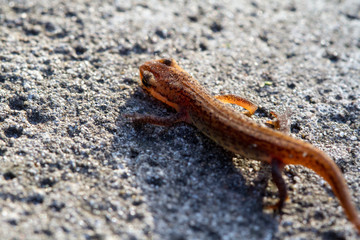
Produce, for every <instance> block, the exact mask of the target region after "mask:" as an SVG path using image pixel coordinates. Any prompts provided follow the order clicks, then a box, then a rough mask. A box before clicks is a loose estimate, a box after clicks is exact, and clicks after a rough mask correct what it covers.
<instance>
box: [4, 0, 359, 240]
mask: <svg viewBox="0 0 360 240" xmlns="http://www.w3.org/2000/svg"><path fill="white" fill-rule="evenodd" d="M46 2H47V3H46ZM300 2H301V3H300ZM159 57H173V58H175V59H176V60H177V61H178V62H179V64H180V65H181V66H182V67H183V68H184V69H186V70H187V71H188V72H189V73H191V74H192V75H193V76H194V77H195V78H197V79H198V80H199V81H200V82H201V84H203V85H204V86H206V87H207V88H208V89H209V90H210V91H211V92H212V93H214V94H221V93H233V94H237V95H241V96H244V97H246V98H248V99H250V100H252V101H254V102H256V103H257V104H258V105H259V106H260V109H259V110H258V113H257V114H256V115H255V116H254V119H255V120H258V121H262V122H263V121H265V120H266V119H268V117H269V111H271V110H274V111H277V112H290V114H289V116H290V120H291V124H290V129H291V134H292V135H293V136H294V137H297V138H302V139H304V140H305V141H307V142H310V143H312V144H314V145H315V146H317V147H319V148H320V149H322V150H324V151H325V152H327V153H328V154H329V155H330V156H331V157H333V159H334V160H335V161H336V163H337V164H338V165H339V166H340V168H341V169H342V171H343V172H344V175H345V178H346V180H347V182H348V183H349V187H350V190H351V193H352V195H353V197H354V200H355V203H356V205H357V206H358V209H360V200H359V199H360V193H359V192H360V184H359V182H360V137H359V135H360V134H359V129H360V100H359V99H360V89H359V88H360V2H359V1H355V0H354V1H331V0H330V1H311V0H307V1H306V0H304V1H282V0H277V1H276V0H274V1H239V0H233V1H184V2H182V3H179V2H178V1H155V0H150V1H120V0H119V1H81V0H73V1H25V0H23V1H4V0H0V161H1V162H0V164H1V167H0V173H1V176H0V213H1V214H0V221H1V228H0V239H50V238H51V239H177V240H180V239H356V238H357V235H356V233H355V230H354V228H353V226H352V225H351V223H349V222H348V220H347V219H346V217H345V216H344V213H343V210H342V209H341V207H339V203H338V201H337V200H336V198H335V197H334V195H333V193H332V192H331V191H330V188H329V186H328V185H327V184H326V183H325V182H324V181H323V180H322V179H321V178H320V177H318V176H317V175H316V174H314V173H313V172H311V171H309V170H306V169H304V168H303V167H299V166H297V167H294V166H288V167H286V169H285V172H284V175H285V178H286V182H287V183H288V188H289V194H290V199H291V201H290V202H288V203H287V205H286V208H285V209H284V215H283V216H282V220H281V221H280V218H279V216H277V215H273V214H272V212H271V211H270V212H269V211H267V210H265V208H264V206H265V205H268V204H271V203H274V201H276V197H277V190H276V188H275V187H274V184H273V183H272V182H271V180H269V179H270V175H269V168H268V166H266V165H265V164H261V163H259V162H257V161H254V160H249V159H242V158H241V157H239V156H234V155H232V154H230V153H228V152H226V151H224V150H223V149H222V148H220V147H218V146H216V145H215V144H214V143H213V142H211V141H210V140H209V139H207V138H206V137H204V136H203V135H202V134H201V133H199V131H198V130H196V129H194V128H193V127H191V126H188V125H185V124H179V125H177V126H174V127H170V128H163V127H156V126H150V125H144V126H136V125H133V124H131V123H127V122H126V121H123V119H122V117H121V114H123V113H133V112H140V113H152V114H159V115H167V114H172V113H173V112H174V111H173V110H171V109H169V108H168V107H166V106H165V105H164V104H161V103H159V102H158V101H156V100H154V99H152V98H151V97H149V96H147V95H146V94H145V93H144V92H143V91H142V90H140V89H139V88H138V84H137V81H138V70H137V69H138V67H139V65H140V64H141V63H142V62H144V61H146V60H150V59H154V58H159Z"/></svg>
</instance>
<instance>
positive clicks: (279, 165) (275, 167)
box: [268, 158, 288, 215]
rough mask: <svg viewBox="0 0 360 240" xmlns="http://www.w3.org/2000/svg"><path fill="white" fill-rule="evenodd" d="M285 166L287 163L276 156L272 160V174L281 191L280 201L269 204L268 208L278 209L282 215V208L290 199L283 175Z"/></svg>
mask: <svg viewBox="0 0 360 240" xmlns="http://www.w3.org/2000/svg"><path fill="white" fill-rule="evenodd" d="M284 166H285V164H284V163H283V162H282V161H281V160H278V159H276V158H274V159H272V161H271V175H272V179H273V181H274V183H275V185H276V187H277V188H278V191H279V201H278V202H277V203H276V204H275V205H273V206H269V207H268V208H270V209H274V210H277V211H278V212H279V214H280V215H281V214H282V208H283V207H284V205H285V201H286V200H287V199H288V195H287V190H286V183H285V181H284V178H283V177H282V170H283V169H284Z"/></svg>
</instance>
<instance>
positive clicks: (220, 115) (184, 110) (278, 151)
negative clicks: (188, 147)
mask: <svg viewBox="0 0 360 240" xmlns="http://www.w3.org/2000/svg"><path fill="white" fill-rule="evenodd" d="M139 70H140V80H141V81H140V84H141V87H142V88H143V89H144V90H145V91H146V92H148V93H149V94H150V95H152V96H153V97H155V98H156V99H158V100H160V101H162V102H164V103H165V104H167V105H169V106H170V107H172V108H174V109H175V110H176V111H177V113H176V114H174V115H172V116H167V117H160V116H154V115H142V114H136V113H135V114H128V115H126V116H125V117H127V118H129V119H130V120H131V121H135V122H141V123H149V124H155V125H160V126H171V125H173V124H175V123H178V122H186V123H189V124H192V125H194V126H196V127H197V128H198V129H199V130H200V131H201V132H202V133H203V134H205V135H206V136H208V137H209V138H211V139H212V140H214V141H215V142H216V143H217V144H219V145H221V146H222V147H224V148H225V149H227V150H230V151H231V152H233V153H235V154H240V155H242V156H243V157H246V158H250V159H255V160H259V161H264V162H266V163H268V164H270V165H271V174H272V179H273V181H274V183H275V185H276V186H277V188H278V191H279V200H278V202H277V204H276V205H275V207H276V208H277V209H278V210H279V211H280V213H281V209H282V208H283V207H284V203H285V200H286V199H287V196H288V195H287V189H286V184H285V181H284V179H283V177H282V170H283V168H284V166H285V165H287V164H293V165H302V166H304V167H306V168H309V169H311V170H313V171H315V173H317V174H318V175H320V176H321V177H322V178H324V179H325V180H326V182H328V183H329V185H330V186H331V188H332V191H333V192H334V194H335V195H336V196H337V198H338V199H339V201H340V204H341V205H342V207H343V209H344V211H345V213H346V215H347V217H348V219H349V221H350V222H352V223H353V224H354V226H355V228H356V229H357V231H358V233H360V219H359V217H358V214H357V210H356V207H355V205H354V204H353V203H352V200H351V196H350V193H349V189H348V187H347V184H346V182H345V179H344V177H343V175H342V173H341V171H340V169H339V167H338V166H337V165H336V164H335V162H334V161H333V160H332V159H331V158H330V157H329V156H328V155H327V154H326V153H325V152H323V151H321V150H319V149H317V148H315V147H314V146H312V145H311V144H309V143H307V142H304V141H302V140H299V139H296V138H293V137H291V136H290V135H288V134H286V133H284V132H281V131H277V130H276V128H275V129H273V128H269V127H266V126H262V125H260V124H257V123H255V122H254V121H251V120H250V119H249V116H251V115H252V114H253V113H254V112H255V111H256V109H257V106H256V105H255V104H253V103H251V102H250V101H248V100H246V99H244V98H242V97H239V96H235V95H221V96H212V95H210V94H209V92H208V91H207V90H206V89H205V88H204V87H203V86H201V85H200V84H199V82H198V81H197V80H195V79H194V78H193V77H192V76H191V75H190V74H189V73H187V72H185V71H184V70H183V69H182V68H181V67H180V66H179V65H178V64H177V63H176V61H175V60H173V59H159V60H153V61H148V62H145V63H144V64H143V65H141V66H140V68H139ZM225 103H231V104H236V105H239V106H241V107H243V108H245V109H246V110H247V112H245V114H242V113H240V112H238V111H236V110H235V109H233V108H232V107H230V106H229V105H227V104H225ZM245 115H247V116H245ZM275 117H276V115H275ZM273 125H274V126H275V127H276V126H277V125H278V124H277V123H276V122H274V124H273Z"/></svg>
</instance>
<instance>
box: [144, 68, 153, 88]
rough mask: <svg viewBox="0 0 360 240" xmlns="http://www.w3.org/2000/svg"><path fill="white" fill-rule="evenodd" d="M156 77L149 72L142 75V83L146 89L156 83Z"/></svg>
mask: <svg viewBox="0 0 360 240" xmlns="http://www.w3.org/2000/svg"><path fill="white" fill-rule="evenodd" d="M154 79H155V78H154V75H153V74H152V73H151V72H149V71H144V72H143V73H142V77H141V82H142V84H144V86H145V87H151V85H152V84H151V83H153V82H154Z"/></svg>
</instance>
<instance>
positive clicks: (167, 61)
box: [162, 58, 174, 67]
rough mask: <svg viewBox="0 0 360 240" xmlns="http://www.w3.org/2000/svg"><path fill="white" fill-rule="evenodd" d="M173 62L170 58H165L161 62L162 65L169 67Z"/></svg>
mask: <svg viewBox="0 0 360 240" xmlns="http://www.w3.org/2000/svg"><path fill="white" fill-rule="evenodd" d="M173 62H174V60H173V59H171V58H165V59H163V60H162V63H163V64H165V65H166V66H169V67H170V66H171V65H172V64H173Z"/></svg>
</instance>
